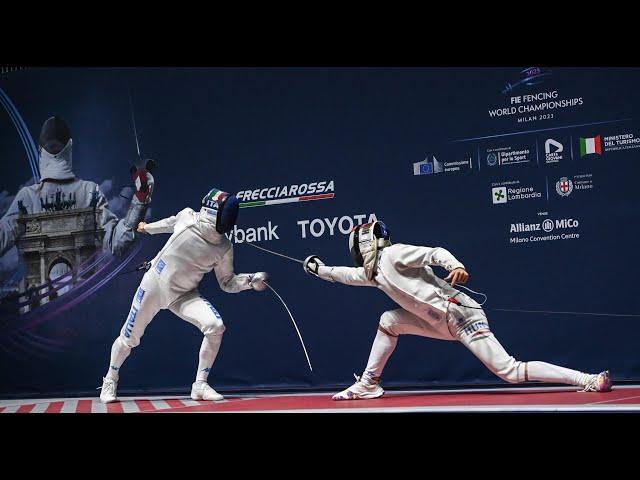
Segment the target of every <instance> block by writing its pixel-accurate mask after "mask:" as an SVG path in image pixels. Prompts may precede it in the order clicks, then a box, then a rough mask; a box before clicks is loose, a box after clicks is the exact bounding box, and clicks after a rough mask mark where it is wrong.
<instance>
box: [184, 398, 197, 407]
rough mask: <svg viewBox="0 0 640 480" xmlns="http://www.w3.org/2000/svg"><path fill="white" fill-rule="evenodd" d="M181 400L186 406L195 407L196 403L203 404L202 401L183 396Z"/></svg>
mask: <svg viewBox="0 0 640 480" xmlns="http://www.w3.org/2000/svg"><path fill="white" fill-rule="evenodd" d="M180 401H181V402H182V403H184V404H185V406H187V407H193V406H194V405H202V404H201V403H200V402H198V401H196V400H191V399H189V400H187V399H182V398H181V399H180Z"/></svg>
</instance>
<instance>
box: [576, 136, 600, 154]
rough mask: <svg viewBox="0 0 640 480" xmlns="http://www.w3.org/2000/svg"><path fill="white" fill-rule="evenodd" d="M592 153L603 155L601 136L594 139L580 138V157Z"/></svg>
mask: <svg viewBox="0 0 640 480" xmlns="http://www.w3.org/2000/svg"><path fill="white" fill-rule="evenodd" d="M590 153H597V154H598V155H602V144H601V142H600V135H598V136H597V137H593V138H582V137H580V156H581V157H584V156H585V155H589V154H590Z"/></svg>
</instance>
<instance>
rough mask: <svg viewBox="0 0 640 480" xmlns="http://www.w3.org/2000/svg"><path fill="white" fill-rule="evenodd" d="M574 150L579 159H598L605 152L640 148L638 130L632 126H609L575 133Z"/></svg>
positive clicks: (639, 131)
mask: <svg viewBox="0 0 640 480" xmlns="http://www.w3.org/2000/svg"><path fill="white" fill-rule="evenodd" d="M575 141H576V144H577V145H576V152H577V153H578V155H579V157H580V158H581V159H598V158H602V157H603V156H604V155H605V154H606V153H612V152H622V151H626V150H634V149H636V148H640V130H638V129H636V128H632V127H629V126H627V127H624V126H622V127H621V126H611V127H606V128H602V129H600V130H599V131H593V132H589V133H585V132H579V133H578V134H577V135H576V140H575Z"/></svg>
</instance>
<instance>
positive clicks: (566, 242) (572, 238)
mask: <svg viewBox="0 0 640 480" xmlns="http://www.w3.org/2000/svg"><path fill="white" fill-rule="evenodd" d="M639 81H640V70H639V69H628V68H625V69H614V68H606V69H602V68H601V69H583V68H570V69H567V68H554V69H536V68H530V69H525V68H524V67H523V68H521V69H518V68H473V69H468V68H428V69H425V68H421V69H416V68H411V69H407V68H393V69H382V68H357V69H347V68H339V69H331V68H296V69H283V68H278V69H265V68H244V69H235V68H234V69H218V68H209V69H200V68H189V69H187V68H154V69H25V70H21V71H16V72H10V73H7V74H4V75H2V76H0V88H1V89H2V90H3V91H4V92H5V93H6V95H7V96H8V97H9V98H10V99H11V100H12V102H13V104H14V105H15V107H16V109H17V111H19V113H20V115H21V117H22V118H23V119H24V122H25V124H26V126H27V128H28V130H29V132H30V134H31V136H32V137H33V138H37V135H38V132H39V130H40V127H41V125H42V123H43V122H44V120H46V119H47V118H48V117H49V116H51V115H54V114H55V115H60V116H62V117H63V118H65V119H66V120H67V121H68V123H69V124H70V126H71V129H72V132H73V139H74V171H75V173H76V175H77V176H78V177H80V178H83V179H87V180H93V181H95V182H96V183H98V184H102V185H108V184H109V182H108V181H110V182H111V183H110V185H112V188H113V191H112V192H111V197H113V196H116V197H117V188H118V186H120V185H124V184H126V183H128V182H129V175H128V167H129V165H130V164H131V162H132V161H134V160H135V159H136V150H135V139H134V135H133V128H132V125H131V113H130V103H129V96H128V91H130V92H131V98H132V100H133V108H134V111H135V119H136V123H137V128H138V134H139V137H140V142H141V148H142V151H143V154H144V155H145V156H147V157H151V158H155V159H156V160H157V162H158V169H157V172H156V174H155V178H156V191H155V195H154V198H153V204H152V213H151V215H152V219H161V218H164V217H166V216H169V215H173V214H175V213H176V212H178V211H180V210H181V209H183V208H185V207H192V208H194V209H197V208H199V202H200V199H201V198H202V196H203V195H204V194H205V193H206V192H207V191H208V190H209V189H210V188H212V187H218V188H221V189H224V190H227V191H229V192H234V193H238V192H245V193H244V194H243V201H244V202H250V201H258V202H263V201H264V202H265V204H264V205H262V204H261V203H258V204H257V205H256V204H254V206H252V208H242V209H241V211H240V217H239V224H238V228H239V229H242V230H243V233H239V232H238V233H237V234H236V238H235V240H236V241H239V240H242V236H243V234H244V235H245V236H246V235H248V234H250V233H251V231H250V230H249V229H251V228H258V227H269V226H270V229H271V235H270V236H269V237H270V238H267V239H261V241H260V242H259V244H260V245H262V246H264V247H266V248H270V249H273V250H276V251H280V252H283V253H286V254H287V255H291V256H293V257H297V258H304V257H305V256H307V255H309V254H312V253H315V254H318V255H320V256H321V257H322V258H323V259H324V260H325V262H327V263H328V264H336V265H351V258H350V256H349V252H348V248H347V242H348V235H347V234H346V233H345V232H346V231H347V229H348V228H349V227H350V226H352V225H353V224H354V223H355V224H357V223H362V222H363V219H364V221H366V220H368V219H369V217H370V215H375V217H376V218H378V219H382V220H384V221H385V222H386V223H387V225H388V226H389V228H390V230H391V233H392V240H393V241H394V242H397V243H410V244H418V245H427V246H443V247H445V248H447V249H448V250H450V251H451V252H452V253H453V254H454V255H455V256H456V257H457V258H458V259H460V260H461V261H462V262H463V263H464V264H465V265H466V266H467V268H468V270H469V272H470V273H471V283H470V284H469V286H470V287H471V288H474V289H476V290H481V291H483V292H485V293H486V294H487V295H488V296H489V301H488V303H487V304H486V311H487V315H488V318H489V321H490V324H491V326H492V329H493V331H494V332H495V334H496V336H497V337H498V338H499V339H500V341H501V342H502V343H503V344H504V345H505V347H506V348H507V349H508V350H509V351H510V353H512V354H513V355H514V356H516V358H518V359H522V360H545V361H549V362H553V363H557V364H560V365H564V366H567V367H571V368H577V369H580V370H583V371H589V372H597V371H600V370H602V369H604V368H609V369H611V371H612V373H613V376H614V379H617V380H639V379H640V359H639V358H638V355H637V351H638V340H637V338H638V333H640V324H639V323H638V320H639V319H638V316H635V317H634V316H633V315H640V301H639V300H638V295H637V285H636V284H635V280H636V279H635V266H636V265H638V257H639V255H640V254H639V252H638V248H637V236H638V201H637V193H636V184H637V182H638V173H639V172H640V170H639V169H638V162H639V161H640V150H638V148H640V143H636V140H638V139H639V137H640V128H639V127H640V122H638V121H637V118H636V117H637V113H638V112H639V111H640V98H639V97H638V93H637V92H638V89H637V85H638V83H639ZM0 113H1V115H0V179H1V180H0V192H2V197H1V198H0V200H2V199H4V200H5V202H4V203H5V206H4V208H5V209H6V207H7V206H8V205H6V203H7V200H8V199H10V198H11V196H13V195H15V194H16V192H17V191H18V189H19V188H20V186H21V185H24V184H26V183H27V182H28V181H29V179H30V177H31V170H30V168H29V163H28V161H27V154H26V151H25V147H24V145H23V143H22V142H21V140H20V136H19V134H18V132H17V130H16V128H15V126H14V124H13V123H12V121H11V119H10V117H9V115H7V114H6V112H4V111H0ZM104 182H107V183H106V184H105V183H104ZM318 182H325V184H324V185H325V187H328V188H325V190H324V191H323V192H322V193H324V194H326V195H324V196H323V197H313V196H312V197H311V198H308V195H310V193H309V192H310V191H309V187H308V186H307V187H303V186H302V185H310V184H313V183H318ZM291 186H296V188H295V189H294V191H293V192H292V191H291V190H292V189H291ZM271 187H281V188H280V189H279V190H278V189H275V188H271ZM282 187H287V190H286V192H284V193H283V190H282ZM311 190H313V188H311ZM114 192H115V193H114ZM246 192H249V193H246ZM251 192H253V194H254V195H253V198H252V193H251ZM317 193H318V192H314V195H315V194H317ZM269 194H270V197H269ZM331 194H332V195H331ZM107 196H110V195H107ZM261 196H262V197H263V198H260V197H261ZM283 199H286V200H288V201H287V202H284V203H277V204H269V203H270V202H269V201H270V200H283ZM305 200H306V201H305ZM245 207H248V205H245ZM2 213H4V212H2ZM262 233H263V231H262V232H261V234H262ZM556 237H557V238H556ZM166 239H167V237H166V236H161V235H158V236H154V237H149V236H145V237H144V238H141V239H140V242H142V245H143V247H142V250H141V252H140V254H138V256H137V257H136V258H135V259H134V262H132V265H135V263H138V262H140V261H142V260H144V259H150V258H152V257H153V256H154V255H155V253H156V252H157V251H158V250H159V249H160V248H161V246H162V245H163V243H164V242H165V241H166ZM235 252H236V255H235V265H236V271H237V272H253V271H257V270H266V271H268V272H269V273H270V274H271V277H272V283H273V285H274V286H275V287H276V288H277V289H278V290H279V292H280V293H281V294H282V295H283V297H284V298H285V300H286V301H287V302H288V304H289V307H290V308H291V310H292V311H293V313H294V315H295V316H296V319H297V321H298V323H299V325H300V328H301V331H302V334H303V336H304V338H305V342H306V344H307V347H308V350H309V354H310V356H311V360H312V362H313V366H314V372H313V373H310V372H309V371H308V368H307V366H306V361H305V358H304V355H303V353H302V351H301V348H300V346H299V343H298V339H297V336H296V333H295V330H294V329H293V327H292V326H291V323H290V321H289V319H288V317H287V314H286V312H285V310H284V309H283V307H282V305H281V304H280V303H279V302H278V301H277V299H276V298H275V297H274V296H273V295H272V294H271V293H270V292H263V293H258V292H253V291H247V292H242V293H240V294H237V295H229V294H225V293H224V292H222V291H221V290H220V289H219V287H218V285H217V283H216V280H215V277H214V276H213V275H208V276H207V277H205V280H204V281H203V283H202V285H201V292H202V293H203V295H204V296H205V297H207V298H208V299H209V300H210V301H211V302H212V303H213V304H214V305H215V306H216V308H217V309H218V310H219V311H220V312H221V314H222V316H223V319H224V321H225V324H226V325H227V332H226V333H225V337H224V340H223V343H222V348H221V351H220V355H219V357H218V359H217V361H216V363H215V366H214V369H213V371H212V374H211V376H210V380H211V383H212V385H214V386H215V387H216V388H217V389H219V390H221V391H223V392H224V391H230V390H242V389H262V388H289V389H318V388H327V389H333V388H336V387H338V386H343V385H346V384H350V383H351V381H352V379H353V377H352V373H353V372H360V371H361V370H362V369H363V367H364V365H365V363H366V359H367V356H368V353H369V348H370V344H371V342H372V339H373V337H374V336H375V332H376V327H377V323H378V319H379V317H380V314H381V313H382V312H384V311H385V310H388V309H391V308H395V306H394V303H393V302H392V301H391V300H390V299H388V298H387V297H385V296H384V294H382V293H381V292H379V291H378V290H376V289H367V288H354V287H347V286H343V285H337V284H330V283H327V282H323V281H321V280H319V279H315V278H313V277H310V276H308V275H306V274H305V273H304V272H303V271H302V268H301V266H300V265H299V264H295V263H293V262H289V261H287V260H284V259H281V258H278V257H275V256H271V255H268V254H265V253H263V252H260V251H258V250H256V249H253V248H251V247H248V246H247V245H246V244H243V243H236V245H235ZM438 273H440V274H444V272H442V271H438ZM140 279H141V276H140V275H139V274H137V273H133V274H129V275H121V276H118V277H116V278H114V279H113V280H111V281H110V282H109V283H108V284H107V285H106V286H105V287H104V288H101V289H99V290H98V291H97V292H95V293H94V294H93V295H92V296H91V297H90V298H88V299H87V300H86V301H84V302H82V303H81V304H79V305H77V306H75V307H74V308H72V309H70V310H68V311H66V312H64V313H63V314H61V315H58V316H56V317H55V318H53V319H50V320H48V321H47V322H44V323H43V324H41V325H39V326H37V327H34V328H33V329H32V330H30V331H29V332H28V334H30V335H37V336H38V337H39V338H44V339H51V340H64V344H65V345H66V346H65V347H64V348H60V349H57V350H55V351H53V350H47V349H39V348H36V347H28V346H27V347H25V346H24V345H25V344H21V343H20V339H16V338H14V337H12V338H10V339H9V338H4V337H2V338H0V346H1V347H2V348H1V349H0V356H2V359H1V360H0V375H1V377H0V378H1V381H0V395H2V396H10V395H37V394H47V395H55V394H58V393H60V394H86V393H88V392H95V390H94V389H95V387H97V386H99V385H100V383H101V377H102V375H103V374H104V371H105V370H106V367H107V363H108V356H109V351H110V348H111V344H112V341H113V339H114V338H115V337H116V335H117V334H118V332H119V329H120V327H121V325H122V323H123V322H124V320H125V318H126V315H127V313H128V310H129V305H130V302H131V298H132V295H133V294H134V292H135V289H136V287H137V285H138V282H139V281H140ZM507 310H518V311H507ZM530 311H536V312H537V313H530ZM538 311H545V312H549V311H552V312H568V313H540V312H538ZM594 314H608V315H606V316H605V315H594ZM612 314H613V315H612ZM615 315H629V316H615ZM4 320H6V321H8V319H4ZM4 320H3V324H4V323H6V322H5V321H4ZM11 321H12V322H13V321H19V320H15V319H13V320H11ZM200 341H201V335H200V333H199V332H198V331H197V330H196V329H195V328H194V327H193V326H191V325H189V324H187V323H185V322H183V321H181V320H180V319H178V318H177V317H175V316H174V315H173V314H171V313H170V312H169V311H163V312H161V313H160V314H159V315H158V316H157V317H156V318H155V320H154V321H153V322H152V323H151V325H150V326H149V328H148V329H147V332H146V334H145V336H144V338H143V340H142V343H141V346H140V347H139V348H137V349H135V350H134V352H133V354H132V355H131V357H129V360H128V361H127V363H126V365H125V366H124V367H123V369H122V372H121V381H120V392H121V393H127V392H133V391H135V392H143V391H144V392H154V393H156V392H157V393H160V392H176V391H180V392H182V391H186V390H187V389H188V386H189V385H190V383H191V381H192V377H193V376H194V371H195V369H196V366H197V352H198V348H199V345H200ZM383 382H384V385H385V386H436V385H462V384H464V385H482V384H494V383H497V382H498V380H497V379H496V378H495V377H494V376H493V375H492V374H491V373H490V372H488V371H487V370H486V369H485V368H484V367H483V366H482V364H481V363H480V362H479V361H478V360H477V359H476V358H475V357H474V356H473V355H472V354H470V353H469V352H467V351H466V350H465V348H464V347H463V346H461V345H460V344H458V343H456V342H443V341H438V340H430V339H424V338H419V337H408V336H407V337H402V338H401V340H400V342H399V345H398V348H397V349H396V352H395V353H394V355H393V357H392V359H391V360H390V362H389V364H388V367H387V369H386V371H385V374H384V378H383ZM92 394H93V393H92Z"/></svg>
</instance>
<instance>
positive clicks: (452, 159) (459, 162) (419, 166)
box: [413, 154, 473, 175]
mask: <svg viewBox="0 0 640 480" xmlns="http://www.w3.org/2000/svg"><path fill="white" fill-rule="evenodd" d="M470 170H473V160H472V157H471V155H465V156H462V155H461V156H459V158H457V157H456V156H455V155H451V154H449V155H447V154H444V155H438V156H436V155H430V156H429V155H427V157H426V158H425V159H424V160H422V161H421V162H415V163H414V164H413V174H414V175H431V174H435V173H460V172H468V171H470Z"/></svg>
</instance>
